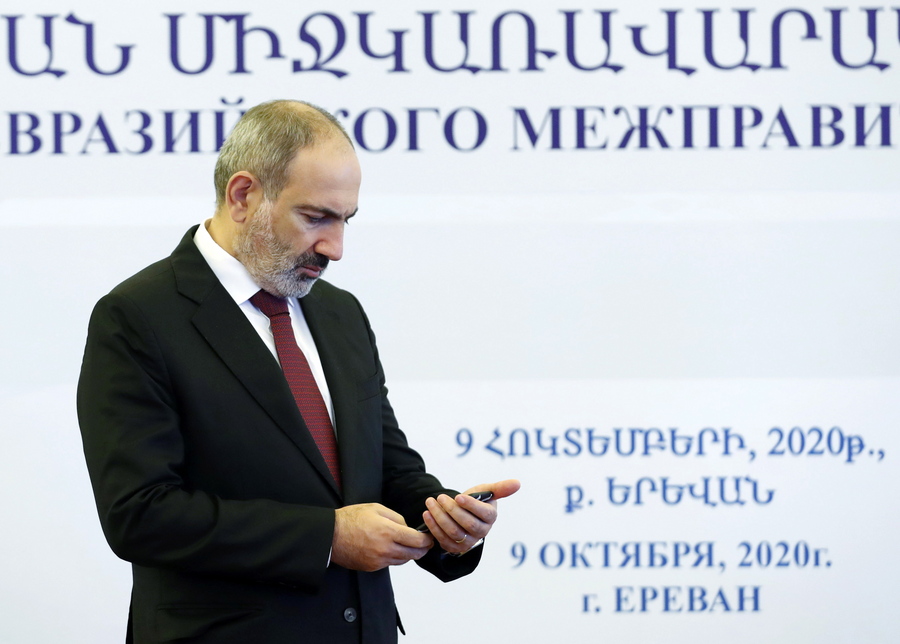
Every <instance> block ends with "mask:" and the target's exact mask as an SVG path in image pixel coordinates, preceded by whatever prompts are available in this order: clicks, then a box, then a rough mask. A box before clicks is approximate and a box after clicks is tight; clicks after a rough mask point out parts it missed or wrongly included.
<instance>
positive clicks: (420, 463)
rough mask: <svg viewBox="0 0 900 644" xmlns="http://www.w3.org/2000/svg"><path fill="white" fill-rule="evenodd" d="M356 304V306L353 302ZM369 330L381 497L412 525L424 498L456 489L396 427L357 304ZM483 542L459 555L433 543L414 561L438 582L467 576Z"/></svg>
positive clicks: (419, 519) (422, 508)
mask: <svg viewBox="0 0 900 644" xmlns="http://www.w3.org/2000/svg"><path fill="white" fill-rule="evenodd" d="M357 306H360V305H359V303H358V302H357ZM360 312H361V314H362V315H363V318H364V320H365V324H366V328H367V329H368V333H369V341H370V343H371V345H372V350H373V351H374V353H375V361H376V363H377V365H378V374H379V379H380V381H379V382H380V385H381V425H382V436H383V450H384V464H383V481H384V484H383V485H384V489H383V492H382V494H383V498H384V503H385V505H387V506H388V507H390V508H391V509H393V510H395V511H397V512H399V513H400V514H402V515H403V517H404V519H405V520H406V523H407V525H409V526H412V527H416V526H418V525H420V524H421V523H422V513H423V512H424V511H425V500H426V499H427V498H429V497H436V496H437V495H439V494H448V495H450V496H455V495H456V494H458V492H457V491H456V490H454V489H451V488H447V487H444V486H443V485H442V484H441V482H440V481H439V480H438V479H437V478H436V477H435V476H433V475H431V474H429V473H428V472H427V470H426V468H425V462H424V460H423V459H422V457H421V456H420V455H419V453H418V452H417V451H416V450H414V449H413V448H412V447H410V445H409V442H408V441H407V438H406V435H405V434H404V432H403V431H402V430H401V429H400V427H399V424H398V422H397V418H396V416H395V414H394V410H393V408H392V407H391V404H390V402H389V400H388V390H387V387H386V386H385V376H384V370H383V368H382V366H381V361H380V360H379V359H378V349H377V347H376V343H375V335H374V333H373V332H372V329H371V326H370V325H369V322H368V318H366V316H365V312H364V311H363V310H362V307H361V306H360ZM483 547H484V546H483V545H479V546H478V547H476V548H473V549H472V550H471V551H469V552H467V553H466V554H465V555H463V556H453V555H450V554H448V553H447V552H445V551H444V550H443V549H442V548H441V547H440V546H439V545H438V544H437V543H435V546H434V547H433V548H432V549H431V550H430V551H429V552H428V554H426V555H425V556H424V557H422V558H421V559H418V560H416V563H417V564H418V565H419V566H420V567H421V568H423V569H424V570H427V571H428V572H430V573H431V574H433V575H434V576H435V577H437V578H438V579H440V580H441V581H444V582H448V581H453V580H454V579H458V578H460V577H463V576H465V575H468V574H469V573H471V572H472V571H474V570H475V568H476V567H477V566H478V563H479V562H480V560H481V553H482V549H483Z"/></svg>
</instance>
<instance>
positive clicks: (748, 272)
mask: <svg viewBox="0 0 900 644" xmlns="http://www.w3.org/2000/svg"><path fill="white" fill-rule="evenodd" d="M440 4H441V6H439V7H438V6H435V5H434V4H428V3H423V2H410V1H406V0H404V1H403V2H395V3H392V4H391V6H390V7H388V8H377V9H373V8H372V7H371V6H369V5H365V4H360V3H356V2H349V1H346V0H332V1H331V2H328V3H324V2H311V3H304V4H300V5H297V4H293V5H291V4H287V3H275V2H256V3H253V4H252V5H251V4H247V3H244V2H239V1H235V0H203V1H202V2H201V1H191V2H177V3H176V2H160V3H155V4H153V5H152V6H151V5H146V6H145V5H134V4H119V5H114V6H110V3H103V2H98V1H96V0H74V1H73V2H58V1H56V0H40V1H39V2H37V3H34V2H28V3H26V2H23V1H22V0H8V1H7V2H5V3H4V4H3V7H2V11H0V22H2V28H0V52H3V53H2V54H0V56H2V58H0V83H2V94H0V121H2V123H0V188H2V190H0V228H2V235H0V262H2V267H3V275H4V278H5V279H3V281H2V286H0V289H2V290H0V300H2V301H3V302H4V307H5V311H6V315H4V322H3V324H4V328H3V331H4V332H3V334H2V335H0V344H2V348H3V350H2V357H3V360H2V362H0V419H2V420H0V422H2V427H3V446H4V448H3V450H2V451H0V459H2V466H0V483H2V490H3V491H2V493H0V495H2V496H0V498H2V506H0V507H2V510H3V527H2V529H0V553H2V554H0V557H2V562H3V563H2V566H3V568H2V573H3V574H2V581H0V593H2V597H0V599H2V605H3V606H4V608H3V613H2V615H3V619H2V620H0V642H2V643H3V644H24V643H31V642H39V643H43V642H66V643H70V642H71V643H79V644H80V643H85V644H104V643H106V642H110V643H112V642H119V641H122V639H123V638H122V635H123V630H124V624H125V616H126V614H127V605H128V593H129V589H130V570H129V567H128V565H127V564H126V563H124V562H121V561H118V560H117V559H115V557H114V556H113V555H112V553H111V552H110V551H109V550H108V548H107V546H106V544H105V542H104V541H103V537H102V534H101V532H100V529H99V524H98V521H97V518H96V514H95V510H94V506H93V499H92V496H91V492H90V488H89V484H88V479H87V473H86V470H85V467H84V464H83V459H82V456H81V445H80V437H79V433H78V428H77V423H76V421H75V414H74V390H75V383H76V379H77V374H78V369H79V366H80V360H81V352H82V349H83V346H84V345H83V343H84V335H85V331H86V325H87V318H88V315H89V313H90V310H91V308H92V306H93V303H94V302H95V301H96V300H97V299H98V298H99V297H100V296H101V295H102V294H103V293H105V292H106V291H108V290H109V289H110V288H111V287H112V286H113V285H115V284H116V283H118V282H119V281H121V280H122V279H124V278H125V277H127V276H128V275H130V274H132V273H133V272H135V271H136V270H138V269H140V268H142V267H143V266H144V265H146V264H148V263H149V262H151V261H154V260H156V259H158V258H160V257H162V256H164V255H166V254H168V252H170V250H171V249H172V248H174V246H175V244H176V243H177V241H178V239H179V238H180V236H181V235H182V234H183V232H184V230H185V229H186V228H187V227H188V226H190V225H192V224H194V223H197V222H199V221H201V220H203V219H204V218H206V217H208V216H209V215H210V214H211V212H212V207H213V195H212V178H211V177H212V167H213V165H214V162H215V149H216V146H217V141H218V139H219V135H220V134H221V133H223V132H226V131H227V129H228V128H230V127H231V125H232V124H233V122H234V120H235V118H236V115H237V111H236V110H237V109H238V108H239V107H248V106H250V105H253V104H256V103H258V102H260V101H263V100H267V99H271V98H279V97H289V98H302V99H306V100H310V101H312V102H315V103H317V104H320V105H322V106H323V107H326V108H328V109H330V110H333V111H335V112H336V113H337V114H338V115H339V116H340V117H341V119H342V120H343V121H344V123H345V124H346V126H347V127H348V129H349V130H350V131H351V134H353V136H354V137H355V138H356V140H357V143H358V148H359V153H360V159H361V163H362V166H363V174H364V177H363V190H362V194H361V203H360V215H359V216H358V217H356V218H354V220H353V223H352V225H351V226H350V228H349V229H348V233H347V239H346V252H345V258H344V259H343V260H342V261H341V262H340V263H339V264H336V265H334V266H333V267H332V268H330V269H329V276H328V279H329V280H331V281H332V282H334V283H336V284H337V285H339V286H341V287H344V288H347V289H349V290H351V291H352V292H354V293H355V294H356V295H357V296H358V297H359V298H360V299H361V301H362V302H363V304H364V305H365V306H366V309H367V312H368V313H369V317H370V319H371V320H372V323H373V326H374V328H375V331H376V333H377V334H378V338H379V347H380V350H381V354H382V357H383V361H384V364H385V368H386V370H387V374H388V379H389V381H388V385H389V387H390V388H391V392H392V402H393V404H394V407H395V408H396V410H397V412H398V416H399V418H400V420H401V422H402V424H403V426H404V427H405V429H406V431H407V433H408V434H409V437H410V440H411V442H412V443H413V444H414V445H415V446H417V447H418V448H419V449H420V450H421V451H422V452H423V454H424V455H425V456H426V459H427V461H428V463H429V466H430V469H431V470H432V471H434V472H435V473H437V474H438V475H439V476H441V477H442V478H443V479H444V480H445V481H446V482H447V483H448V484H449V485H453V486H456V487H461V488H464V487H467V486H469V485H471V484H473V483H475V482H480V481H485V480H488V481H489V480H496V479H499V478H506V477H511V476H516V477H519V478H521V479H522V481H523V489H522V491H521V492H520V493H519V494H518V495H517V496H516V497H514V498H513V499H510V500H509V501H508V502H504V503H503V504H502V507H501V511H502V520H501V523H500V524H498V526H497V528H496V529H495V532H494V533H493V534H492V536H491V538H490V540H489V544H488V546H487V551H486V553H485V560H484V563H483V565H482V567H481V568H480V569H479V571H478V572H477V574H475V575H473V576H471V577H469V578H466V579H464V580H460V581H459V582H456V583H453V584H449V585H442V584H440V583H439V582H436V581H434V580H433V579H431V578H430V577H428V576H427V575H425V574H422V573H421V572H420V571H419V570H418V569H416V568H414V567H412V566H407V567H404V568H401V569H398V570H396V572H395V574H394V578H395V582H396V583H395V585H396V587H397V595H398V603H399V607H400V612H401V615H402V617H403V620H404V623H405V624H406V626H407V631H408V632H409V636H408V637H407V638H406V641H409V642H425V641H428V642H431V643H443V642H447V643H451V642H453V643H455V642H458V641H459V640H460V639H461V638H464V639H465V640H467V641H470V642H488V641H496V642H544V641H566V642H596V641H610V642H626V641H628V642H631V641H634V642H655V643H661V644H678V643H682V642H683V643H699V644H715V643H718V642H721V641H725V640H727V641H730V642H735V643H738V644H741V643H747V644H751V643H753V644H756V643H760V642H785V643H787V642H790V643H791V644H802V643H813V642H815V643H816V644H820V643H822V642H827V643H828V644H832V643H843V642H847V643H853V644H857V643H859V642H866V643H867V644H880V643H887V642H894V641H896V640H897V637H898V635H900V627H898V625H897V623H898V622H897V619H896V615H895V614H894V613H895V606H896V604H897V602H898V600H900V591H898V586H897V583H896V579H897V578H898V575H900V565H898V563H897V558H896V556H894V555H893V546H894V541H895V540H896V535H897V534H898V530H900V519H898V516H900V513H898V511H897V498H898V492H900V485H898V478H900V477H898V475H897V471H896V468H895V467H894V465H893V463H894V461H895V459H896V454H897V453H898V452H897V450H898V447H900V445H898V438H897V432H896V427H897V425H898V423H900V380H898V377H900V370H898V365H900V341H898V340H900V337H898V331H897V329H898V328H900V300H898V298H897V292H898V286H900V284H898V281H900V259H898V254H897V252H896V250H895V249H896V246H897V242H898V241H900V217H898V215H897V212H896V204H897V203H898V197H900V191H898V188H897V179H896V176H897V171H898V169H900V168H898V158H897V145H898V140H900V126H898V122H900V110H898V105H900V104H898V101H897V97H898V89H900V83H898V76H897V74H898V72H897V68H898V66H900V33H898V21H900V12H898V10H897V9H894V8H892V7H890V6H888V5H884V6H881V7H877V6H873V5H870V4H859V3H855V4H851V5H847V6H846V7H844V9H838V8H835V7H834V6H833V5H830V4H827V3H812V2H805V1H801V2H799V3H797V4H787V3H779V2H772V1H769V0H758V1H756V2H753V3H749V4H747V3H738V2H732V1H728V0H722V1H721V2H718V3H715V4H714V5H711V4H708V3H697V2H690V1H687V0H685V1H683V2H680V3H676V4H675V5H672V4H667V3H661V2H644V3H640V6H632V5H634V4H637V3H618V4H613V5H604V6H597V5H591V4H577V3H576V4H561V3H556V2H553V3H548V2H542V3H539V2H535V1H533V0H521V1H520V2H519V3H517V4H515V5H510V4H507V3H498V2H494V1H490V2H481V3H478V5H477V7H475V8H473V6H472V5H465V4H459V3H456V4H454V3H440ZM791 9H793V10H795V11H788V10H791ZM713 10H716V11H713ZM739 10H741V11H739ZM750 10H752V11H750ZM510 12H511V13H510ZM785 12H787V13H785ZM804 12H805V13H804ZM359 14H366V15H363V16H360V15H359ZM204 16H206V17H204ZM67 18H68V20H67ZM743 19H745V20H746V27H747V28H746V43H747V49H746V55H745V49H744V41H742V39H741V37H740V36H741V30H740V23H741V20H743ZM498 20H499V21H500V22H499V23H498ZM529 21H530V22H529ZM707 21H708V22H711V29H707V30H705V25H706V24H707ZM361 22H365V24H366V26H367V31H366V34H367V35H368V39H363V40H362V41H361V38H360V32H361V28H360V25H361ZM207 24H209V26H210V28H211V30H212V31H211V32H210V33H211V34H212V38H213V39H212V41H210V43H211V44H210V45H209V47H208V48H207V46H206V43H207V40H206V36H205V33H206V32H205V29H206V25H207ZM461 24H464V25H465V27H466V29H467V39H468V40H467V47H466V45H465V44H464V43H463V41H462V40H461V36H460V33H461V27H460V25H461ZM85 25H90V29H89V28H88V26H85ZM173 25H174V26H176V27H177V28H178V33H177V37H176V38H174V40H175V42H176V43H177V44H178V52H177V55H176V54H175V53H174V52H173V46H172V42H173V34H172V32H171V27H172V26H173ZM240 25H243V28H244V29H245V30H249V29H251V28H265V29H267V30H268V32H264V31H261V30H260V29H257V30H255V31H249V32H247V33H246V34H245V35H246V38H245V40H243V41H242V40H241V39H240V38H239V37H238V36H239V34H238V32H237V31H236V30H237V29H238V28H239V26H240ZM495 25H499V26H497V27H496V28H495ZM529 25H533V28H534V45H533V46H532V50H534V53H532V54H531V55H529V35H528V29H527V27H528V26H529ZM567 25H571V29H570V30H568V33H567ZM604 27H605V31H604ZM89 32H90V38H88V34H89ZM604 34H606V36H607V38H604ZM773 34H774V35H773ZM276 40H277V43H278V47H277V50H276V49H273V42H275V41H276ZM361 42H362V44H361ZM397 42H399V43H400V48H399V49H398V48H396V47H395V45H396V43H397ZM241 43H243V46H242V45H241ZM607 45H609V46H607ZM365 47H368V48H369V51H372V52H375V53H379V54H382V55H387V57H385V58H374V57H372V56H369V55H367V54H366V53H364V48H365ZM667 47H668V49H669V51H668V52H666V51H665V50H666V49H667ZM641 49H643V51H645V52H648V53H646V54H645V53H641ZM125 52H127V58H126V54H125ZM334 52H337V53H336V54H335V55H334V56H333V57H331V54H332V53H334ZM391 52H393V55H390V54H391ZM541 52H547V53H541ZM552 52H555V54H554V55H552V56H551V55H549V54H550V53H552ZM652 52H662V53H661V55H649V53H652ZM208 53H209V58H208V60H209V66H208V68H206V69H205V70H203V71H201V70H202V68H203V67H204V65H205V62H206V60H207V54H208ZM271 54H276V55H277V56H276V57H269V56H270V55H271ZM532 58H533V60H531V59H532ZM317 61H318V67H321V68H326V69H327V70H331V71H322V70H318V71H316V70H313V71H309V70H310V68H313V67H316V64H317ZM604 61H605V63H606V65H607V66H606V67H603V66H602V65H603V63H604ZM741 62H743V63H744V66H737V67H735V68H734V69H724V68H725V67H730V66H735V65H738V63H741ZM461 65H466V66H468V67H471V68H476V67H477V68H479V71H477V73H473V72H472V71H470V70H466V69H459V70H457V71H439V70H438V69H437V68H443V69H449V68H454V67H459V66H461ZM716 65H718V66H719V67H716ZM578 66H581V67H582V68H593V67H596V69H593V70H587V69H578ZM750 66H756V69H755V70H754V69H751V67H750ZM179 67H180V68H181V69H182V70H185V71H179ZM614 67H615V68H618V70H617V71H614V69H613V68H614ZM120 68H121V70H120ZM185 72H196V73H185ZM335 72H339V73H340V74H343V75H339V74H338V73H335ZM688 72H690V73H688ZM632 126H633V127H632ZM727 437H728V438H727ZM632 441H635V442H632ZM701 441H702V443H701ZM701 445H702V448H701ZM678 454H683V455H678ZM688 486H691V487H688ZM704 490H706V493H705V494H704ZM676 559H677V562H676ZM48 615H53V616H54V618H53V619H49V618H48V617H47V616H48ZM457 620H459V621H460V623H461V624H462V625H464V626H465V631H464V632H463V633H462V634H461V633H460V632H458V631H457V629H456V628H455V624H456V622H457Z"/></svg>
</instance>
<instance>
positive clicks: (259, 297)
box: [250, 290, 288, 318]
mask: <svg viewBox="0 0 900 644" xmlns="http://www.w3.org/2000/svg"><path fill="white" fill-rule="evenodd" d="M250 303H251V304H252V305H253V306H255V307H256V308H258V309H259V310H260V311H262V312H263V313H265V314H266V317H269V318H271V317H272V316H273V315H278V314H280V313H287V312H288V307H287V300H285V299H284V298H283V297H276V296H274V295H272V294H271V293H269V292H268V291H262V290H260V291H257V293H256V294H255V295H254V296H253V297H251V298H250Z"/></svg>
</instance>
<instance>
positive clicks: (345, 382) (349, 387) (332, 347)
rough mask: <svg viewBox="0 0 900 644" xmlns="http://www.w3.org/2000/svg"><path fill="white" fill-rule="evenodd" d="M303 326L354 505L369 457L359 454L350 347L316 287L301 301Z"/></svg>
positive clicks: (347, 493) (345, 485) (346, 491)
mask: <svg viewBox="0 0 900 644" xmlns="http://www.w3.org/2000/svg"><path fill="white" fill-rule="evenodd" d="M300 304H301V306H302V307H303V315H304V317H305V318H306V324H307V325H308V326H309V331H310V333H311V334H312V336H313V340H314V341H315V343H316V350H317V351H318V353H319V359H320V360H321V362H322V370H323V371H324V372H325V380H326V381H327V382H328V390H329V393H330V394H331V404H332V407H333V408H334V422H335V426H336V430H337V439H338V453H339V454H340V463H341V478H342V479H343V488H344V500H345V502H347V503H354V502H355V501H354V499H353V494H354V490H357V489H359V486H357V485H356V483H357V477H358V476H360V475H361V474H362V473H363V472H365V471H367V468H366V467H360V466H359V465H358V463H359V461H360V459H361V458H363V459H370V458H371V455H365V454H360V446H364V445H365V444H366V441H365V440H364V437H362V436H360V435H359V433H360V431H361V428H360V424H359V422H358V419H357V418H356V412H357V404H358V402H357V400H358V397H359V396H358V393H359V392H358V391H357V389H356V382H355V380H354V379H353V376H352V375H351V374H350V373H349V372H348V369H347V365H349V364H351V363H352V360H350V356H347V355H346V352H347V350H348V349H347V347H348V346H349V344H348V342H347V338H345V337H343V330H342V329H343V325H342V324H341V319H340V316H339V315H338V314H337V312H335V311H334V310H333V309H332V308H331V307H330V306H329V305H328V302H327V300H326V299H325V298H323V297H322V296H321V291H318V290H317V289H316V288H315V287H313V290H312V291H311V292H310V293H309V295H307V296H306V297H304V298H302V299H301V300H300Z"/></svg>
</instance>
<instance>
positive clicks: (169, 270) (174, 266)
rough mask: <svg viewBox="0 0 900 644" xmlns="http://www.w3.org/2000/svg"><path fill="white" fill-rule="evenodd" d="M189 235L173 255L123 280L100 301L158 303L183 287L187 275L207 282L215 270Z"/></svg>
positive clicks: (157, 304)
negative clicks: (181, 285) (180, 285)
mask: <svg viewBox="0 0 900 644" xmlns="http://www.w3.org/2000/svg"><path fill="white" fill-rule="evenodd" d="M192 230H193V229H192ZM190 234H191V231H188V234H187V235H185V236H184V237H183V238H182V240H181V243H180V244H179V245H178V247H177V248H175V250H174V251H173V252H172V254H170V255H169V256H168V257H164V258H163V259H160V260H158V261H156V262H153V263H152V264H150V265H149V266H147V267H146V268H143V269H141V270H140V271H138V272H137V273H135V274H134V275H132V276H131V277H129V278H127V279H125V280H123V281H122V282H120V283H119V284H118V285H116V286H115V287H113V289H112V290H111V291H110V292H109V293H108V294H107V295H106V296H104V298H102V300H101V301H103V300H110V299H112V300H119V299H126V300H130V301H132V302H134V303H135V304H139V305H156V306H159V305H162V304H163V303H164V301H165V300H166V299H169V298H172V296H173V295H174V294H175V293H177V292H178V291H179V290H181V289H179V284H180V282H181V281H184V280H185V279H186V278H192V280H193V281H196V279H197V278H200V282H201V283H206V282H208V281H209V279H208V277H209V276H211V275H212V271H210V270H209V269H208V267H207V266H206V263H205V261H204V260H203V257H202V255H200V252H199V251H197V250H196V247H195V246H194V245H193V241H192V240H191V239H190ZM186 242H187V243H186ZM179 263H180V265H179ZM179 266H180V267H179ZM179 273H180V274H181V276H179Z"/></svg>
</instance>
